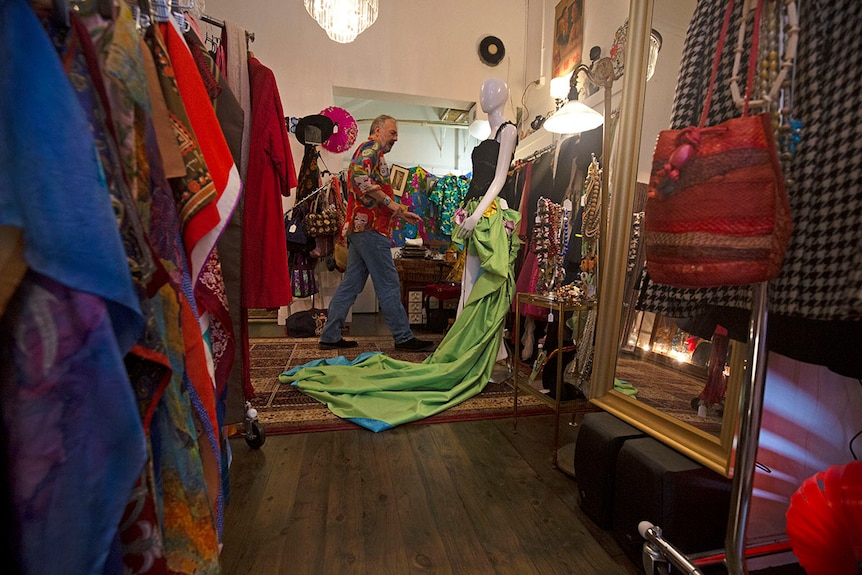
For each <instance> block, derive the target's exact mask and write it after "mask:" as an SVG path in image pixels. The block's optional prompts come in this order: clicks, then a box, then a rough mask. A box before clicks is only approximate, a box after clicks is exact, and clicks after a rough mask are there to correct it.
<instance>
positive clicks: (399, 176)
mask: <svg viewBox="0 0 862 575" xmlns="http://www.w3.org/2000/svg"><path fill="white" fill-rule="evenodd" d="M409 177H410V170H408V169H407V168H404V167H401V166H392V172H391V173H390V174H389V180H390V182H391V183H392V191H393V192H394V193H395V195H396V196H398V197H399V198H400V197H401V196H402V195H404V191H405V190H406V189H407V179H408V178H409Z"/></svg>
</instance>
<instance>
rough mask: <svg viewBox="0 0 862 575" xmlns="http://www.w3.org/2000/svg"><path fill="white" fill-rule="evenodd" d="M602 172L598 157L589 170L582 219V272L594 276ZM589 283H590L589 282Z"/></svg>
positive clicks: (594, 158)
mask: <svg viewBox="0 0 862 575" xmlns="http://www.w3.org/2000/svg"><path fill="white" fill-rule="evenodd" d="M601 191H602V170H601V169H600V168H599V162H598V160H596V155H595V154H593V159H592V161H591V162H590V165H589V167H588V168H587V177H586V180H585V183H584V214H583V217H582V219H581V235H582V237H583V241H582V243H581V255H582V256H583V257H582V260H581V270H582V271H583V272H585V273H587V274H592V273H593V272H594V270H595V267H596V260H597V258H596V248H597V242H598V237H599V224H600V222H601V209H600V208H601V197H602V194H601ZM587 283H590V282H589V281H587Z"/></svg>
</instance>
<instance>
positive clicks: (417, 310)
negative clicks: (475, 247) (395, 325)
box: [395, 258, 452, 324]
mask: <svg viewBox="0 0 862 575" xmlns="http://www.w3.org/2000/svg"><path fill="white" fill-rule="evenodd" d="M395 269H396V270H398V279H399V280H400V282H401V304H402V305H403V306H404V309H405V310H406V311H407V316H408V318H409V319H410V323H411V324H421V323H424V320H423V318H422V309H423V308H422V301H423V295H424V291H425V286H426V285H428V284H433V283H438V282H440V281H442V280H444V279H446V276H447V275H448V274H449V272H450V271H451V269H452V264H448V263H446V262H445V261H444V260H434V259H418V258H417V259H413V258H397V259H396V260H395Z"/></svg>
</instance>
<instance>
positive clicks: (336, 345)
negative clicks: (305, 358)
mask: <svg viewBox="0 0 862 575" xmlns="http://www.w3.org/2000/svg"><path fill="white" fill-rule="evenodd" d="M357 345H359V344H358V343H357V342H355V341H348V340H346V339H344V338H341V339H339V340H338V341H334V342H332V343H329V342H328V341H319V342H317V347H318V349H349V348H351V347H356V346H357Z"/></svg>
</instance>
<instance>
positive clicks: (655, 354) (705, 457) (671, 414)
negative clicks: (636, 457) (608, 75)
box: [593, 0, 744, 473]
mask: <svg viewBox="0 0 862 575" xmlns="http://www.w3.org/2000/svg"><path fill="white" fill-rule="evenodd" d="M695 4H696V2H695V1H694V0H691V1H687V2H671V1H669V0H658V1H657V2H655V4H654V10H653V13H652V18H651V20H641V21H640V22H638V21H637V17H636V16H637V12H632V16H630V17H631V18H632V22H633V25H632V26H631V27H630V29H629V31H628V35H629V42H630V43H629V46H628V47H627V52H630V51H631V53H627V54H626V66H627V68H628V67H629V66H630V65H631V64H630V62H632V61H635V60H637V58H636V56H638V57H639V55H637V54H635V53H634V50H633V42H634V41H635V40H636V39H635V38H634V36H635V35H636V36H638V37H639V38H643V37H644V36H646V35H647V34H648V33H649V31H650V30H656V31H658V33H659V34H660V35H661V37H662V40H663V43H662V48H661V53H660V55H659V58H658V61H657V62H656V65H655V74H654V76H653V77H652V79H650V81H649V82H647V83H646V87H645V91H644V93H643V100H642V101H638V102H637V104H638V105H636V106H635V108H636V111H637V114H642V117H640V118H633V114H629V115H628V116H626V110H628V109H629V108H627V104H626V103H625V100H626V98H629V97H636V96H632V95H631V94H632V92H636V91H637V84H636V83H635V87H634V90H631V84H632V83H633V82H636V81H641V82H642V81H643V76H645V74H643V75H640V79H635V78H633V77H632V78H628V79H627V78H625V76H634V74H633V73H632V70H630V69H627V70H626V74H625V75H624V78H623V90H624V91H628V92H624V94H623V103H622V104H621V108H622V113H621V118H620V127H619V131H618V133H617V135H616V139H617V143H616V148H617V149H616V151H615V154H614V157H613V164H612V166H611V169H612V174H613V175H612V183H611V196H612V202H611V211H612V213H611V214H610V218H609V219H610V222H611V224H610V225H611V230H612V231H611V237H612V238H613V240H614V241H618V242H624V243H625V244H626V245H625V246H624V247H623V246H613V245H608V246H606V247H607V250H608V258H609V259H608V262H607V264H606V266H607V267H606V270H607V276H606V279H604V280H603V281H605V282H606V283H608V284H609V286H608V288H607V289H603V290H602V294H601V298H600V301H602V306H604V307H605V308H606V309H605V313H606V314H607V315H606V316H605V322H604V323H605V325H619V326H620V328H619V331H618V332H615V334H614V335H613V336H612V339H613V341H612V342H610V341H608V339H610V338H604V337H603V336H601V335H599V336H597V337H598V340H597V348H596V354H597V356H598V354H600V353H609V354H611V355H612V356H613V358H612V362H613V365H612V369H611V373H610V374H607V373H600V374H599V375H598V377H597V378H596V380H594V386H595V387H596V388H597V389H596V394H595V395H594V396H593V397H594V400H595V402H596V403H597V404H598V405H600V406H601V407H603V408H605V409H607V410H608V411H611V412H612V413H614V414H616V415H618V416H620V417H622V418H623V419H625V420H627V421H629V422H630V423H632V424H634V425H635V426H637V427H640V428H641V429H644V430H645V431H647V432H648V433H650V434H652V435H655V436H656V437H658V438H659V439H662V440H665V441H666V442H668V443H670V444H672V445H674V446H676V447H678V448H681V449H682V450H683V451H684V452H686V453H687V454H689V455H691V456H692V457H694V458H695V459H697V460H699V461H701V463H704V464H706V465H708V466H709V467H712V468H713V469H715V470H716V471H719V472H724V473H727V472H728V461H729V457H730V451H731V444H732V437H733V428H734V423H733V421H734V419H735V417H736V411H737V410H736V407H735V401H736V400H735V392H736V389H738V384H737V383H736V381H735V379H734V378H736V379H738V378H739V377H740V376H741V375H742V371H743V370H742V369H741V358H742V356H743V355H744V345H743V344H740V343H738V342H739V341H741V340H743V339H744V337H741V336H740V334H735V333H728V330H727V329H726V328H725V327H724V326H723V325H722V321H721V318H720V317H715V318H710V321H709V322H706V321H702V319H703V318H674V317H665V316H661V315H657V314H655V313H651V312H650V311H646V310H647V309H648V308H647V307H645V306H642V305H641V303H642V302H641V298H642V295H641V291H640V287H641V285H642V281H643V276H644V257H643V248H642V246H641V243H640V241H639V238H640V233H639V232H640V224H641V222H642V218H643V206H644V204H645V201H646V187H647V186H646V183H647V182H648V181H649V174H650V170H651V167H652V166H651V163H652V151H653V147H654V143H655V140H656V138H657V136H658V133H659V132H660V131H661V130H663V129H667V128H668V127H669V125H670V119H671V113H672V110H673V105H674V92H675V88H676V82H677V78H678V75H679V64H680V60H681V57H682V52H683V45H684V42H685V35H686V31H687V29H688V24H689V20H690V18H691V16H692V14H693V11H694V7H695ZM644 24H646V25H644ZM630 58H631V59H630ZM637 122H642V127H641V129H640V131H639V132H632V131H631V128H630V126H631V124H627V123H637ZM632 151H633V152H634V154H633V155H639V157H638V158H637V159H636V160H635V159H633V158H630V157H629V156H631V155H632ZM620 284H621V285H620ZM608 294H614V297H613V298H611V297H608ZM602 298H603V299H602ZM608 307H610V308H611V311H608V309H607V308H608ZM617 313H618V314H619V315H618V316H616V314H617ZM617 317H618V318H619V321H618V323H617ZM607 318H610V321H608V319H607ZM743 336H744V334H743ZM599 340H601V341H599ZM735 340H736V341H735ZM611 345H612V347H609V346H611ZM609 367H611V366H609ZM595 375H596V374H595V373H594V376H595ZM605 380H607V381H605Z"/></svg>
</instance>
